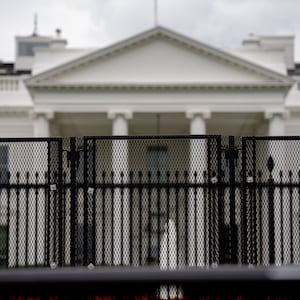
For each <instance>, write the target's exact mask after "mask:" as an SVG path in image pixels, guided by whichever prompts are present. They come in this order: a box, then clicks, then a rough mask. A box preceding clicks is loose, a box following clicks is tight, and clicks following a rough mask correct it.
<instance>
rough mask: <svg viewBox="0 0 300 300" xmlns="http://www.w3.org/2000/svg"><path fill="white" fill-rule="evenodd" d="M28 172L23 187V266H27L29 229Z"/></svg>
mask: <svg viewBox="0 0 300 300" xmlns="http://www.w3.org/2000/svg"><path fill="white" fill-rule="evenodd" d="M28 201H29V172H26V187H25V202H26V208H25V218H26V221H25V266H26V267H27V266H28V241H29V238H28V230H29V224H28V223H29V209H28V206H29V203H28ZM35 222H37V216H36V215H35Z"/></svg>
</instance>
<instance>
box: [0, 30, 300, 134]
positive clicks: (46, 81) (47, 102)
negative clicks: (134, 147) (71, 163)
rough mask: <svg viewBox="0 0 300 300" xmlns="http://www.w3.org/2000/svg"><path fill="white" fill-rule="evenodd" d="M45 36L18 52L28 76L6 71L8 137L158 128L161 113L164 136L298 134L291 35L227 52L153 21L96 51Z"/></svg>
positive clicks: (0, 102)
mask: <svg viewBox="0 0 300 300" xmlns="http://www.w3.org/2000/svg"><path fill="white" fill-rule="evenodd" d="M35 38H36V39H38V37H35ZM40 39H41V38H40ZM25 40H26V39H25ZM22 41H23V40H22V38H19V39H17V45H19V44H20V43H22ZM49 41H50V42H49ZM48 42H49V43H48V46H44V47H42V46H41V45H40V44H39V43H40V42H38V44H37V46H38V47H36V48H35V51H34V56H27V57H26V59H25V61H23V60H22V57H21V59H20V55H17V59H16V64H15V68H16V70H17V71H18V70H19V71H21V70H27V71H28V70H29V71H31V74H27V75H26V74H25V75H15V74H14V75H11V76H8V75H2V76H1V75H0V82H1V91H0V106H1V114H2V116H1V119H0V122H1V124H2V126H0V130H1V132H0V133H1V136H3V137H8V136H10V137H12V136H27V137H29V136H36V137H38V136H44V137H47V136H83V135H113V134H116V135H118V134H129V135H140V134H156V133H157V119H158V114H159V134H190V133H192V134H195V133H197V134H223V135H237V136H244V135H291V134H292V135H293V134H296V133H297V132H298V126H299V124H298V119H299V118H298V117H299V114H298V111H299V104H298V86H297V82H296V81H297V72H299V71H298V69H297V65H296V64H295V62H294V55H293V53H294V43H293V42H294V38H293V37H289V36H283V37H280V36H279V37H276V36H274V37H270V36H267V37H259V36H257V37H256V36H251V37H249V38H248V39H247V40H245V41H244V42H243V46H242V47H241V48H240V49H237V50H221V49H215V48H213V47H211V46H208V45H205V44H203V43H201V42H199V41H195V40H192V39H190V38H187V37H185V36H182V35H179V34H177V33H175V32H172V31H170V30H167V29H165V28H161V27H157V28H154V29H152V30H149V31H147V32H143V33H141V34H139V35H137V36H134V37H132V38H129V39H127V40H124V41H121V42H119V43H116V44H114V45H112V46H110V47H107V48H104V49H99V50H98V49H96V50H95V49H68V48H67V47H65V45H66V41H65V40H63V39H61V38H60V37H59V38H56V39H50V38H49V39H48ZM32 54H33V52H32ZM28 57H29V58H30V59H31V62H30V63H28ZM26 64H27V65H26ZM19 73H20V72H19ZM26 77H27V78H26ZM121 123H122V125H121V126H120V124H121Z"/></svg>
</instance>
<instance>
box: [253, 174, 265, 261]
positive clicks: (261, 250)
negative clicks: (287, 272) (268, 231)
mask: <svg viewBox="0 0 300 300" xmlns="http://www.w3.org/2000/svg"><path fill="white" fill-rule="evenodd" d="M255 183H256V182H255ZM258 203H259V254H260V261H259V262H260V265H262V263H263V246H262V243H263V238H262V235H263V233H262V232H263V228H262V222H263V215H262V172H259V173H258Z"/></svg>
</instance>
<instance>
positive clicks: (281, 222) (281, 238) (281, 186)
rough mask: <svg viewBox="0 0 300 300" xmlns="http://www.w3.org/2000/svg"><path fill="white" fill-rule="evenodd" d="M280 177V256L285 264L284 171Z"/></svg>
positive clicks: (280, 173)
mask: <svg viewBox="0 0 300 300" xmlns="http://www.w3.org/2000/svg"><path fill="white" fill-rule="evenodd" d="M279 176H280V187H279V194H280V215H279V218H280V220H279V222H280V256H281V264H283V258H284V248H283V218H284V216H283V174H282V171H280V172H279Z"/></svg>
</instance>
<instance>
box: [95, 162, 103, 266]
mask: <svg viewBox="0 0 300 300" xmlns="http://www.w3.org/2000/svg"><path fill="white" fill-rule="evenodd" d="M95 163H96V162H95ZM105 195H106V173H105V171H103V172H102V241H101V242H102V264H103V265H104V264H105V245H106V230H105V224H106V222H105V221H106V218H105V215H106V213H105V208H106V201H105V199H106V196H105Z"/></svg>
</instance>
